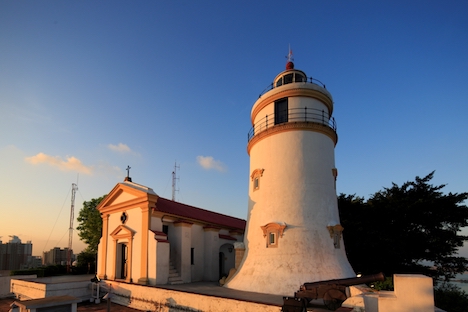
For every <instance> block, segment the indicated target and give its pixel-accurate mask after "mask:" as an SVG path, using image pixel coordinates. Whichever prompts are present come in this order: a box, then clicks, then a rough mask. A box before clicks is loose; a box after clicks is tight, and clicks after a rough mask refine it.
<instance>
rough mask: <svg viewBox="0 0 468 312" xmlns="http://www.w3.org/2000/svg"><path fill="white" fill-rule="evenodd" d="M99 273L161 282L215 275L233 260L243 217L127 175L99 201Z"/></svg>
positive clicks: (214, 278)
mask: <svg viewBox="0 0 468 312" xmlns="http://www.w3.org/2000/svg"><path fill="white" fill-rule="evenodd" d="M97 209H98V210H99V212H100V213H101V217H102V221H103V223H102V237H101V240H100V243H99V247H98V267H97V273H98V274H97V275H98V277H99V278H100V279H105V280H115V281H124V282H128V283H138V284H141V285H163V284H178V283H191V282H197V281H218V280H219V279H220V278H222V277H223V276H227V275H228V273H229V271H230V269H231V268H233V267H234V266H235V251H234V243H236V242H242V241H243V239H244V230H245V226H246V221H245V220H242V219H238V218H235V217H231V216H227V215H223V214H220V213H217V212H213V211H208V210H205V209H201V208H197V207H193V206H189V205H186V204H182V203H180V202H176V201H173V200H169V199H166V198H162V197H160V196H158V195H157V194H156V193H155V192H154V191H153V189H151V188H149V187H146V186H143V185H140V184H138V183H134V182H132V180H131V178H129V177H127V178H125V180H124V181H123V182H121V183H118V184H117V185H116V186H115V187H114V188H113V189H112V190H111V191H110V192H109V194H108V195H107V196H106V197H105V198H104V199H103V200H102V202H101V203H100V204H99V205H98V207H97Z"/></svg>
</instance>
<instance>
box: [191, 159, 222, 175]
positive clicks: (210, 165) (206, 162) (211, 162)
mask: <svg viewBox="0 0 468 312" xmlns="http://www.w3.org/2000/svg"><path fill="white" fill-rule="evenodd" d="M197 162H198V164H199V165H200V166H202V167H203V168H204V169H207V170H211V169H214V170H217V171H220V172H224V171H226V167H225V166H224V164H223V163H222V162H220V161H219V160H215V159H214V158H213V157H211V156H197Z"/></svg>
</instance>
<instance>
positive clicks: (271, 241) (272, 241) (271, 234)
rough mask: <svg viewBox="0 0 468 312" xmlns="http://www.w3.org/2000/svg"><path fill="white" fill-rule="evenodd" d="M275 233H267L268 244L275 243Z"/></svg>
mask: <svg viewBox="0 0 468 312" xmlns="http://www.w3.org/2000/svg"><path fill="white" fill-rule="evenodd" d="M275 234H276V233H271V232H270V235H269V237H270V239H269V241H268V243H269V244H270V245H276V235H275Z"/></svg>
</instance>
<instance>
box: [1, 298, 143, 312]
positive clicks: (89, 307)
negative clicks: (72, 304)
mask: <svg viewBox="0 0 468 312" xmlns="http://www.w3.org/2000/svg"><path fill="white" fill-rule="evenodd" d="M14 301H15V299H14V298H6V299H0V311H1V312H8V310H9V309H10V304H12V303H13V302H14ZM77 310H78V311H80V312H84V311H92V312H106V311H107V301H104V300H103V302H101V303H100V304H95V303H90V302H89V301H88V302H82V303H79V304H78V309H77ZM110 311H111V312H141V311H139V310H135V309H131V308H127V307H124V306H121V305H118V304H115V303H111V306H110Z"/></svg>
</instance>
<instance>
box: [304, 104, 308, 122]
mask: <svg viewBox="0 0 468 312" xmlns="http://www.w3.org/2000/svg"><path fill="white" fill-rule="evenodd" d="M304 111H305V121H307V106H306V107H304Z"/></svg>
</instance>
